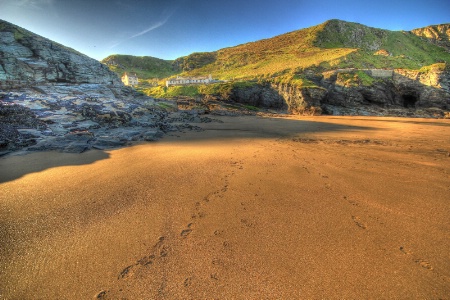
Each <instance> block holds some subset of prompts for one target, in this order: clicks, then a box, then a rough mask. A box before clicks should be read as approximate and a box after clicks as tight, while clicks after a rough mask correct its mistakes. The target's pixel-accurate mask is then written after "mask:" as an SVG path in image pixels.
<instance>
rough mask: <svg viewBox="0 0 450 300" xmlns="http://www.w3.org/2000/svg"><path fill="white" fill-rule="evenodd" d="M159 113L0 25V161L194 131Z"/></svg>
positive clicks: (80, 61) (60, 50)
mask: <svg viewBox="0 0 450 300" xmlns="http://www.w3.org/2000/svg"><path fill="white" fill-rule="evenodd" d="M163 107H170V104H167V103H165V102H163V103H160V102H158V101H156V100H155V99H153V98H150V97H147V96H144V95H142V94H139V93H137V92H135V91H134V90H132V89H131V88H128V87H125V86H124V85H123V84H122V82H121V81H120V80H119V78H118V77H117V75H116V74H114V73H113V72H112V71H110V70H109V69H108V67H107V66H105V65H103V64H101V63H100V62H98V61H96V60H94V59H91V58H89V57H87V56H85V55H83V54H80V53H78V52H76V51H74V50H73V49H70V48H67V47H65V46H62V45H60V44H57V43H55V42H53V41H50V40H48V39H45V38H43V37H40V36H38V35H35V34H33V33H31V32H29V31H27V30H25V29H22V28H20V27H17V26H15V25H13V24H10V23H7V22H4V21H1V20H0V156H2V155H4V154H7V153H9V152H11V151H16V150H21V149H24V150H27V151H40V150H59V151H64V152H83V151H86V150H89V149H108V148H114V147H120V146H124V145H127V144H129V143H131V142H133V141H153V140H156V139H158V138H160V137H161V136H162V135H163V134H164V133H166V132H168V131H177V130H185V129H195V128H196V127H195V126H192V125H189V124H188V122H190V121H191V119H192V116H188V117H186V116H185V115H183V114H180V113H178V115H179V116H178V117H176V118H175V117H174V115H173V114H172V116H169V113H168V112H167V111H166V109H164V108H163ZM174 114H175V116H176V115H177V113H174ZM205 120H206V121H209V119H208V120H207V119H199V120H194V121H198V122H203V121H205Z"/></svg>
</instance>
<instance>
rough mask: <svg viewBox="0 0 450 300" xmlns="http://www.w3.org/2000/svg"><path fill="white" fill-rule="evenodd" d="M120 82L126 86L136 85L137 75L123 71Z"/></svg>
mask: <svg viewBox="0 0 450 300" xmlns="http://www.w3.org/2000/svg"><path fill="white" fill-rule="evenodd" d="M122 82H123V84H125V85H128V86H135V85H138V77H137V75H136V74H129V73H126V72H125V73H124V74H123V76H122Z"/></svg>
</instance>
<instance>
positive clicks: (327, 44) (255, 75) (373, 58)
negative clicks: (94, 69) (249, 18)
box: [103, 20, 450, 80]
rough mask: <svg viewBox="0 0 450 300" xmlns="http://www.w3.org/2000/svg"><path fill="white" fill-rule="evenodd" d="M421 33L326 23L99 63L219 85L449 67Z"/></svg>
mask: <svg viewBox="0 0 450 300" xmlns="http://www.w3.org/2000/svg"><path fill="white" fill-rule="evenodd" d="M440 28H441V27H440ZM445 28H448V26H447V27H445ZM441 31H442V30H441ZM423 32H424V31H420V32H419V31H417V32H414V31H413V32H407V31H390V30H384V29H378V28H372V27H368V26H365V25H362V24H358V23H352V22H345V21H341V20H330V21H327V22H325V23H323V24H320V25H317V26H313V27H310V28H306V29H301V30H297V31H293V32H290V33H286V34H283V35H279V36H276V37H273V38H269V39H264V40H260V41H256V42H251V43H247V44H242V45H238V46H235V47H230V48H224V49H221V50H218V51H215V52H201V53H193V54H191V55H188V56H185V57H181V58H178V59H176V60H175V61H165V60H160V59H157V58H149V57H133V56H122V55H114V56H110V57H108V58H106V59H105V60H104V61H103V62H106V63H107V64H108V65H109V66H110V68H112V69H113V70H114V71H116V72H118V73H120V72H123V71H131V72H135V73H137V74H138V76H140V77H141V78H150V77H158V78H161V77H170V76H172V75H175V74H180V75H183V76H198V75H205V74H213V77H214V78H217V79H224V80H230V79H238V80H252V79H272V78H276V77H280V76H282V77H286V76H287V77H288V78H290V76H291V75H292V76H293V75H295V74H301V73H302V72H303V71H305V70H307V69H309V70H317V71H322V72H323V71H327V70H333V69H338V68H364V69H368V68H388V69H393V68H404V69H420V68H422V67H424V66H428V65H431V64H434V63H438V62H447V63H450V53H449V52H447V51H446V50H445V48H443V47H440V46H438V45H437V44H436V43H433V42H432V40H430V39H427V38H424V36H426V35H425V33H423ZM427 32H428V31H427ZM419 35H420V36H419ZM441 36H442V35H441ZM447 38H448V36H447ZM111 61H112V62H116V63H117V64H116V65H113V64H111V63H110V62H111ZM292 76H291V77H292Z"/></svg>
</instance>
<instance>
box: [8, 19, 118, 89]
mask: <svg viewBox="0 0 450 300" xmlns="http://www.w3.org/2000/svg"><path fill="white" fill-rule="evenodd" d="M0 45H1V47H0V87H4V88H7V87H18V86H26V85H28V86H29V85H32V84H35V83H51V82H59V83H61V82H64V83H74V84H79V83H98V84H110V85H121V82H120V79H119V78H118V77H117V75H116V74H114V73H113V72H112V71H110V70H109V69H108V67H107V66H105V65H103V64H101V63H100V62H98V61H96V60H94V59H92V58H90V57H88V56H86V55H83V54H81V53H78V52H76V51H75V50H73V49H70V48H67V47H65V46H62V45H60V44H58V43H55V42H53V41H51V40H48V39H46V38H43V37H41V36H38V35H36V34H34V33H32V32H29V31H27V30H25V29H23V28H20V27H18V26H15V25H13V24H10V23H8V22H5V21H2V20H0Z"/></svg>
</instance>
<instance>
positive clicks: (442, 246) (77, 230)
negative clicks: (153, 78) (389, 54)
mask: <svg viewBox="0 0 450 300" xmlns="http://www.w3.org/2000/svg"><path fill="white" fill-rule="evenodd" d="M215 118H217V119H220V120H222V121H223V123H219V122H213V123H205V124H201V125H200V126H201V127H202V128H203V129H204V131H202V132H194V131H189V132H185V133H172V134H171V136H168V137H165V138H164V139H162V140H161V141H158V142H150V143H143V144H138V145H135V146H132V147H127V148H121V149H117V150H111V151H88V152H85V153H82V154H65V153H57V152H39V153H32V154H29V155H24V156H7V157H3V158H0V299H92V298H98V299H321V298H326V299H368V298H370V299H418V298H419V299H445V298H448V297H449V295H450V256H449V255H450V251H449V250H450V222H449V220H450V196H449V195H450V154H449V152H450V120H435V119H407V118H379V117H332V116H321V117H293V116H291V117H283V118H275V117H250V116H247V117H215Z"/></svg>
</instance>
